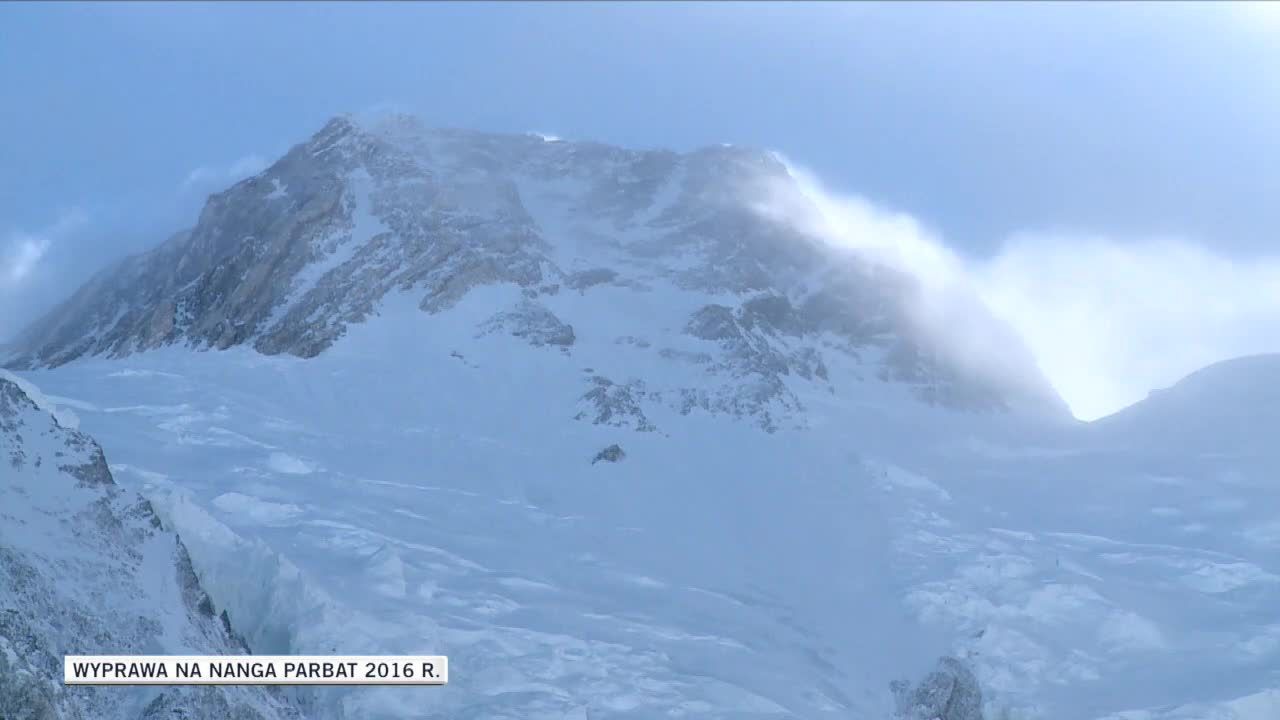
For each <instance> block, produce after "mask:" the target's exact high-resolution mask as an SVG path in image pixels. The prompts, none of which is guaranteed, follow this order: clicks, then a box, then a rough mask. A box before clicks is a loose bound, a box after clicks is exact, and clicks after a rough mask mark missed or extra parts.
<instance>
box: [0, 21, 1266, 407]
mask: <svg viewBox="0 0 1280 720" xmlns="http://www.w3.org/2000/svg"><path fill="white" fill-rule="evenodd" d="M1272 7H1273V6H1267V5H1256V6H1246V5H1234V6H1231V5H1225V4H1190V3H1185V4H1181V3H1180V4H1172V5H1159V4H1154V3H1138V4H1132V5H1125V4H1093V3H1091V4H1068V3H1053V4H1044V5H1034V4H1029V3H995V4H988V5H963V4H950V3H948V4H942V3H921V4H914V5H905V4H894V5H870V4H835V3H823V4H814V5H802V4H788V5H772V4H766V3H745V4H728V3H719V2H717V3H708V4H701V5H699V4H680V3H673V2H668V3H653V4H622V3H614V4H598V5H596V4H587V3H578V2H573V3H562V4H516V3H503V4H496V5H484V4H474V3H468V4H457V5H451V4H434V3H432V4H425V3H424V4H411V3H391V4H385V5H373V4H362V5H345V4H339V3H314V4H284V3H278V4H244V5H234V4H229V3H217V4H208V5H203V4H196V3H175V4H167V3H165V4H161V3H137V4H122V5H107V4H93V5H78V4H70V3H50V4H30V5H24V4H15V3H0V103H2V107H3V112H0V138H3V140H0V338H3V337H5V336H8V335H11V334H12V333H13V332H15V331H16V330H17V329H18V328H19V327H20V326H21V325H23V324H25V323H26V322H27V321H29V320H30V319H31V318H32V316H33V315H34V314H36V313H37V312H39V311H42V310H44V309H46V308H47V307H48V306H49V305H50V304H51V303H52V302H54V301H55V300H57V299H60V298H62V297H63V296H65V295H66V294H67V293H69V292H70V290H71V289H73V287H74V285H75V284H76V283H77V282H79V281H80V280H82V279H83V278H84V277H85V276H86V275H87V274H88V273H90V272H91V271H93V270H94V269H97V268H98V267H101V266H102V265H103V264H104V263H105V262H106V261H108V260H109V259H111V258H114V257H118V256H120V255H122V254H124V253H127V252H134V251H137V250H140V249H145V248H147V247H149V246H151V245H154V244H156V243H157V242H158V241H160V240H161V239H162V238H163V236H164V235H165V234H166V233H168V232H171V231H174V230H177V229H179V228H181V227H184V226H186V225H189V224H190V223H191V222H192V221H193V219H194V217H195V214H196V213H197V212H198V210H199V207H200V204H201V202H202V201H203V198H204V196H205V195H207V194H208V193H209V192H211V191H214V190H218V189H221V188H222V187H224V186H226V185H227V184H229V183H230V182H231V181H233V180H236V179H238V178H239V177H243V176H245V175H247V174H251V173H253V172H256V170H257V169H260V168H261V167H262V166H263V164H264V163H267V162H269V161H270V160H271V159H272V158H274V157H276V156H277V155H279V154H280V153H282V152H283V151H284V150H285V149H286V148H288V147H289V146H290V145H292V144H294V143H296V142H298V141H300V140H302V139H303V138H305V137H306V136H307V135H308V134H309V133H311V132H313V131H314V130H315V129H317V128H318V127H319V126H320V125H322V124H323V123H324V121H325V120H326V119H327V118H328V117H329V116H331V115H333V114H336V113H338V112H344V111H359V110H363V109H368V108H370V107H373V106H378V105H384V104H393V105H396V106H399V107H401V108H404V109H407V110H410V111H414V112H417V113H420V114H422V115H423V116H424V117H426V118H427V119H428V120H429V121H431V122H434V123H437V124H441V125H454V126H467V127H475V128H480V129H489V130H502V131H515V132H526V131H541V132H547V133H554V134H556V135H560V136H563V137H568V138H583V139H596V140H603V141H608V142H614V143H618V144H625V145H633V146H644V147H652V146H665V147H672V148H676V149H688V148H693V147H696V146H699V145H705V144H711V143H717V142H734V143H739V144H747V145H757V146H763V147H768V148H773V149H777V150H779V151H781V152H783V153H785V154H786V156H787V157H788V158H790V159H792V160H794V161H795V162H797V163H799V164H801V165H803V166H804V167H806V168H807V169H808V170H810V171H811V172H812V173H813V174H814V175H816V176H817V177H819V178H821V179H822V183H823V186H824V187H825V188H826V189H827V191H829V192H831V193H833V194H836V195H839V196H841V197H850V198H857V201H858V202H865V203H869V204H870V205H872V206H874V207H875V208H878V209H879V210H878V211H880V210H883V211H884V212H890V213H898V214H902V215H905V216H908V217H910V219H911V221H912V222H913V223H914V224H916V225H918V226H919V227H920V228H921V232H923V233H925V234H927V235H928V236H929V237H930V238H932V240H931V242H936V243H937V244H940V245H942V246H945V247H947V248H948V250H949V251H951V252H954V253H955V254H957V255H958V257H959V258H960V261H961V264H962V265H964V266H965V267H966V268H967V270H966V272H967V275H968V276H969V277H970V279H972V281H973V282H974V283H975V285H977V286H979V291H980V292H981V294H982V295H983V296H984V297H986V298H988V300H989V302H991V303H992V304H993V305H997V306H1003V307H998V308H997V309H998V310H1000V311H1001V313H1002V314H1003V315H1005V316H1006V317H1007V318H1008V319H1010V321H1011V322H1013V323H1014V324H1015V326H1017V327H1018V328H1019V329H1020V330H1021V331H1023V333H1024V334H1025V335H1028V336H1029V337H1031V344H1032V346H1033V350H1035V351H1036V352H1037V354H1038V356H1040V358H1041V363H1042V365H1044V366H1045V367H1046V370H1047V371H1048V372H1049V374H1050V377H1051V380H1053V381H1054V383H1055V384H1056V385H1058V386H1059V389H1060V390H1061V391H1062V392H1063V393H1064V395H1066V396H1067V399H1068V401H1069V402H1071V403H1072V405H1073V407H1076V408H1077V412H1079V413H1080V414H1082V415H1097V414H1100V413H1101V412H1105V411H1107V410H1111V409H1115V407H1118V406H1119V405H1122V404H1124V402H1128V401H1131V400H1133V399H1136V397H1140V396H1141V394H1142V393H1143V392H1145V390H1146V389H1147V388H1149V387H1153V386H1159V385H1164V384H1168V383H1169V382H1172V381H1173V380H1175V379H1177V377H1178V376H1180V375H1181V374H1184V373H1185V372H1187V371H1189V370H1192V369H1194V368H1195V366H1196V365H1197V364H1203V363H1204V362H1210V361H1213V360H1216V359H1220V358H1221V357H1225V356H1228V355H1232V354H1238V353H1240V352H1257V351H1262V350H1280V328H1278V326H1277V323H1276V322H1274V321H1273V318H1274V317H1275V315H1276V313H1277V312H1280V283H1277V277H1280V276H1277V275H1276V274H1275V271H1274V268H1275V267H1277V263H1275V262H1274V261H1273V260H1271V259H1269V258H1268V256H1269V255H1271V254H1272V253H1273V252H1275V244H1276V239H1277V238H1276V235H1275V231H1276V229H1277V228H1280V130H1278V128H1280V80H1278V79H1277V78H1280V10H1273V9H1271V8H1272ZM1100 263H1101V265H1100ZM1128 285H1132V287H1128ZM1201 297H1202V298H1203V299H1204V300H1205V302H1204V303H1203V307H1200V306H1198V305H1197V304H1196V303H1192V302H1190V301H1191V300H1194V299H1196V298H1201ZM1193 305H1197V306H1196V307H1192V306H1193ZM1206 308H1208V309H1206ZM1091 319H1093V320H1096V323H1093V324H1096V325H1098V327H1099V328H1100V329H1098V328H1095V329H1094V330H1092V331H1091V329H1090V327H1089V326H1090V325H1091V322H1090V320H1091ZM1091 333H1092V334H1091Z"/></svg>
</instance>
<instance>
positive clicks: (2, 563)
mask: <svg viewBox="0 0 1280 720" xmlns="http://www.w3.org/2000/svg"><path fill="white" fill-rule="evenodd" d="M63 420H64V421H66V420H67V416H65V415H64V416H63ZM0 463H2V465H3V468H4V481H3V482H0V520H3V522H2V523H0V717H4V718H21V719H25V718H41V719H42V720H79V719H81V718H83V719H85V720H89V719H93V720H99V719H102V720H107V719H114V718H130V719H131V720H133V719H136V720H160V719H161V718H172V717H176V716H178V715H175V714H174V713H175V712H181V715H180V716H181V717H184V718H192V719H193V720H194V719H196V718H201V719H207V720H222V719H223V718H233V717H234V718H238V719H240V720H268V719H277V718H297V717H298V716H299V715H298V709H297V707H296V705H295V704H294V703H293V702H292V701H290V700H288V699H286V698H285V697H283V696H282V695H279V694H277V693H274V692H268V691H265V690H263V689H261V688H234V689H232V690H230V691H223V690H220V689H217V688H208V687H206V688H174V687H170V688H152V689H143V688H97V687H84V686H82V687H64V686H62V684H61V681H60V680H59V678H60V677H61V675H62V658H63V656H64V655H67V654H86V655H97V654H103V653H125V654H128V653H137V654H149V655H155V654H206V653H207V654H228V655H235V654H244V653H245V652H246V649H245V648H244V645H243V641H241V640H240V639H239V638H237V637H236V636H235V635H234V634H233V633H232V632H231V631H230V628H229V626H228V624H227V620H226V616H225V615H223V616H222V617H219V616H218V615H217V614H216V613H215V612H214V609H213V604H212V602H211V601H210V600H209V596H208V595H207V594H206V593H205V591H204V589H203V588H202V587H201V585H200V582H199V580H197V578H196V575H195V572H194V570H193V569H192V566H191V560H190V558H189V557H188V555H187V551H186V548H185V547H184V546H183V544H182V542H181V540H179V539H178V538H177V537H176V536H175V535H174V534H173V532H172V531H171V530H169V529H167V528H166V527H165V526H164V525H163V524H162V523H161V522H160V520H159V518H158V517H157V516H156V514H155V512H154V511H153V510H152V507H151V504H150V503H149V502H147V501H146V500H144V499H143V498H141V497H140V496H139V495H137V494H136V493H134V492H130V491H127V490H124V489H122V488H121V487H120V486H118V485H117V484H116V483H115V480H114V479H113V478H112V475H111V471H110V470H109V469H108V467H107V463H106V460H105V458H104V456H103V453H102V449H101V448H100V447H99V446H98V445H97V443H95V442H94V441H93V440H92V439H91V438H89V437H88V436H87V435H84V434H82V433H80V432H78V431H76V430H75V429H73V428H70V427H66V426H64V425H63V424H62V423H60V422H59V420H58V419H56V418H55V417H54V416H53V415H51V414H50V413H49V412H48V411H46V409H44V408H41V407H40V406H38V405H37V404H36V402H35V401H34V400H32V398H31V397H30V396H29V395H28V394H27V393H26V392H24V391H23V389H22V387H20V386H19V385H18V384H17V383H16V382H14V381H13V380H12V379H10V378H8V377H6V376H4V375H0ZM175 708H176V709H177V710H175Z"/></svg>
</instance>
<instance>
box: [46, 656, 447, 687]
mask: <svg viewBox="0 0 1280 720" xmlns="http://www.w3.org/2000/svg"><path fill="white" fill-rule="evenodd" d="M62 672H63V682H64V683H65V684H67V685H444V684H446V683H448V682H449V658H447V657H445V656H443V655H67V656H66V658H65V660H64V662H63V669H62Z"/></svg>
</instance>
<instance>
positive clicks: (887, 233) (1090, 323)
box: [759, 159, 1280, 420]
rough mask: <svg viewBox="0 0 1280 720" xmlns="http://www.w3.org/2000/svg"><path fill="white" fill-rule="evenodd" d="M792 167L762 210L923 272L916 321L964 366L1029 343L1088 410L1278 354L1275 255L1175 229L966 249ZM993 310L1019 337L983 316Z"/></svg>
mask: <svg viewBox="0 0 1280 720" xmlns="http://www.w3.org/2000/svg"><path fill="white" fill-rule="evenodd" d="M783 162H784V163H786V164H787V166H788V169H789V170H790V173H791V175H792V177H793V178H795V179H796V180H797V183H796V185H795V186H792V189H789V190H788V189H784V188H781V186H780V187H779V188H773V189H772V190H771V191H770V192H769V193H767V194H766V197H765V199H764V200H763V201H762V202H761V203H760V205H759V207H760V209H761V210H762V211H763V212H767V213H771V214H773V215H775V216H782V217H785V218H786V219H788V220H790V221H792V222H794V223H797V224H798V225H799V226H800V227H801V229H802V230H805V231H806V232H808V233H810V234H813V235H816V236H819V237H822V238H824V239H826V240H827V241H829V242H831V243H832V244H833V245H837V246H840V247H846V248H851V249H854V250H856V251H858V252H859V253H861V254H864V255H866V256H869V257H870V258H872V259H873V260H875V261H877V262H879V263H881V264H884V265H887V266H889V267H893V268H895V269H898V270H900V271H903V272H906V273H908V274H910V275H912V276H914V277H915V278H916V279H917V280H918V281H919V283H920V285H921V287H922V289H923V290H924V292H923V293H922V298H921V301H920V303H919V306H918V307H917V308H916V312H917V314H918V318H917V319H918V320H920V321H921V324H922V326H923V327H925V328H926V329H927V330H928V331H929V332H931V333H934V334H935V335H936V336H937V337H939V338H940V339H942V340H943V343H944V344H945V345H946V346H947V347H948V348H949V349H950V350H951V352H953V353H956V354H957V357H958V358H959V359H960V360H961V361H962V362H968V363H971V364H975V365H985V366H987V367H988V368H989V369H994V370H995V371H996V372H998V373H1004V374H1010V373H1019V372H1023V370H1022V368H1024V367H1025V365H1026V362H1024V359H1023V358H1018V357H1016V353H1015V356H1014V357H1009V356H1007V355H1006V354H1005V353H1003V352H990V351H989V350H990V349H992V348H1003V347H1009V346H1017V345H1019V344H1021V345H1024V346H1025V347H1026V348H1028V349H1029V351H1030V355H1031V356H1032V357H1033V358H1034V364H1036V365H1038V366H1039V368H1040V370H1041V371H1042V372H1043V373H1044V375H1045V376H1046V377H1047V378H1048V380H1049V382H1050V383H1051V384H1052V385H1053V386H1054V388H1055V389H1056V390H1057V391H1058V393H1059V394H1060V395H1061V396H1062V397H1063V399H1064V400H1065V401H1066V402H1067V404H1068V406H1069V407H1070V408H1071V411H1072V412H1073V413H1074V414H1075V415H1076V417H1079V418H1081V419H1085V420H1092V419H1096V418H1098V417H1102V416H1104V415H1107V414H1110V413H1112V412H1115V411H1117V410H1119V409H1121V408H1123V407H1125V406H1127V405H1130V404H1132V403H1134V402H1136V401H1138V400H1141V399H1142V398H1144V397H1145V396H1146V394H1147V393H1148V392H1149V391H1150V390H1152V389H1156V388H1160V387H1166V386H1168V385H1171V384H1173V383H1174V382H1176V381H1178V380H1179V379H1181V378H1182V377H1185V376H1186V375H1188V374H1189V373H1191V372H1194V371H1195V370H1198V369H1200V368H1201V367H1204V366H1205V365H1209V364H1212V363H1214V362H1217V361H1220V360H1225V359H1229V358H1232V357H1238V356H1241V355H1249V354H1255V353H1260V352H1277V351H1280V257H1261V258H1253V259H1247V260H1246V259H1236V258H1231V257H1226V256H1223V255H1220V254H1217V253H1214V252H1212V251H1210V250H1209V249H1207V248H1205V247H1203V246H1201V245H1198V244H1196V243H1194V242H1191V241H1189V240H1186V239H1179V238H1137V239H1134V238H1114V237H1107V236H1100V235H1078V234H1059V233H1045V232H1023V233H1018V234H1015V235H1014V236H1012V237H1010V238H1008V239H1007V240H1006V241H1005V242H1004V243H1003V245H1002V246H1001V248H1000V250H999V251H998V252H997V253H995V254H994V255H992V256H990V257H986V258H968V257H964V256H962V255H961V254H959V253H957V252H956V251H955V250H953V249H952V248H950V247H948V246H947V244H946V242H945V241H944V240H943V238H942V237H941V236H940V235H938V234H936V233H934V232H933V231H931V230H929V229H928V228H927V227H925V226H924V225H923V224H922V223H920V222H919V221H918V220H917V219H915V218H914V217H912V216H910V215H908V214H905V213H900V212H893V211H890V210H886V209H884V208H880V207H877V206H876V205H875V204H873V203H871V202H869V201H867V200H866V199H864V198H860V197H857V196H848V195H841V194H837V193H833V192H831V191H829V190H827V189H826V188H824V187H823V186H822V184H821V183H820V182H819V181H818V180H817V179H816V178H815V177H814V176H813V175H812V174H810V173H808V172H806V171H805V170H804V169H802V168H799V167H797V166H795V165H794V164H792V163H789V162H787V161H786V160H785V159H783ZM797 190H798V192H797ZM984 308H986V309H989V311H990V312H991V313H992V314H994V316H995V317H997V318H999V319H1000V320H1002V321H1004V323H1007V324H1008V326H1009V327H1011V328H1012V329H1013V330H1014V331H1015V332H1016V334H1017V335H1018V336H1019V337H1020V338H1021V343H1019V342H1018V341H1017V340H1013V339H1011V338H1007V337H1001V336H1000V335H999V332H1000V330H999V328H998V327H992V326H989V325H985V324H983V323H982V322H980V321H979V320H978V319H977V318H979V317H980V316H983V315H986V314H987V313H986V310H984ZM1010 379H1013V380H1016V381H1022V380H1023V379H1020V378H1017V377H1012V376H1010ZM1025 380H1026V381H1031V379H1030V378H1027V379H1025Z"/></svg>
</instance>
